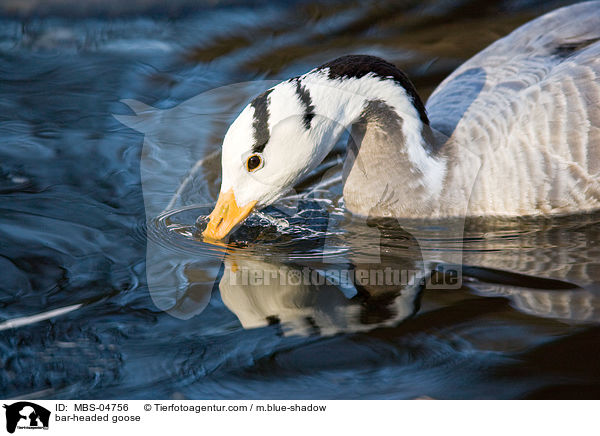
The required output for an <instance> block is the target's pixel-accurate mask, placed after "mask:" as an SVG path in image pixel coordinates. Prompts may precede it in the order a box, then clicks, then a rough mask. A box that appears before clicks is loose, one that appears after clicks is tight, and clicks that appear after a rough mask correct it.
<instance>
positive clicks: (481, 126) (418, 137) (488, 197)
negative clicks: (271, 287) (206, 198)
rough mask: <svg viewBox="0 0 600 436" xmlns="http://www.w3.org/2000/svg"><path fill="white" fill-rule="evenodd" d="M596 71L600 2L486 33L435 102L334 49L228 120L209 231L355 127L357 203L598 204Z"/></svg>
mask: <svg viewBox="0 0 600 436" xmlns="http://www.w3.org/2000/svg"><path fill="white" fill-rule="evenodd" d="M599 77H600V2H588V3H581V4H576V5H573V6H569V7H566V8H562V9H558V10H556V11H554V12H551V13H549V14H546V15H544V16H542V17H540V18H538V19H536V20H534V21H532V22H530V23H528V24H526V25H524V26H522V27H520V28H519V29H517V30H515V31H514V32H513V33H511V34H510V35H508V36H507V37H505V38H502V39H501V40H499V41H497V42H496V43H494V44H492V45H491V46H490V47H488V48H487V49H485V50H483V51H482V52H481V53H479V54H478V55H476V56H475V57H473V58H472V59H470V60H469V61H467V62H466V63H465V64H463V65H462V66H461V67H459V68H458V69H457V70H456V71H455V72H454V73H452V74H451V75H450V76H449V77H448V78H447V79H446V80H445V81H444V82H442V84H441V85H440V86H439V87H438V88H437V89H436V90H435V91H434V93H433V95H432V96H431V98H430V99H429V101H428V104H427V109H428V112H429V116H428V115H427V114H426V112H425V106H424V105H423V103H422V102H421V100H420V98H419V96H418V95H417V93H416V91H415V89H414V87H413V85H412V84H411V83H410V81H409V80H408V79H407V77H406V76H405V75H404V74H403V73H402V72H401V71H400V70H398V69H397V68H396V67H395V66H393V65H391V64H389V63H387V62H385V61H384V60H382V59H379V58H374V57H371V56H346V57H342V58H339V59H336V60H334V61H332V62H329V63H327V64H324V65H322V66H320V67H318V68H316V69H314V70H312V71H310V72H308V73H306V74H304V75H302V76H299V77H295V78H292V79H290V80H287V81H285V82H283V83H281V84H279V85H277V86H275V87H273V88H271V89H269V90H268V91H266V92H265V93H263V94H261V95H260V96H258V97H257V98H256V99H254V100H253V101H252V103H251V104H250V105H248V106H247V107H246V108H245V109H244V110H243V111H242V112H241V114H240V115H239V117H238V118H237V119H236V120H235V121H234V122H233V124H232V125H231V127H230V129H229V131H228V132H227V134H226V135H225V138H224V141H223V152H222V177H223V178H222V184H221V192H220V196H219V199H218V201H217V205H216V206H215V209H214V211H213V213H212V214H211V221H210V224H209V226H208V228H207V229H206V231H205V235H206V236H207V237H208V238H210V239H222V238H224V237H226V236H227V235H228V234H229V233H230V232H231V231H232V230H233V229H234V228H235V227H236V226H237V225H238V224H239V223H241V222H242V221H243V220H244V219H245V218H246V217H247V216H248V214H250V212H251V211H252V210H253V209H255V208H262V207H265V206H267V205H269V204H271V203H273V202H274V201H276V200H277V199H279V198H281V197H282V196H283V195H284V194H285V193H286V192H287V191H288V190H289V189H290V188H291V187H293V186H294V184H295V183H297V182H298V181H299V180H300V179H301V178H302V177H304V176H305V175H306V174H307V173H308V172H309V171H310V170H311V169H312V168H314V167H315V166H316V165H318V164H319V163H320V162H321V161H322V160H323V158H324V157H325V156H326V155H327V153H328V152H329V150H330V149H331V147H333V145H334V144H335V143H336V141H337V139H338V138H339V137H340V136H341V135H342V133H343V132H344V130H345V129H347V128H351V129H352V135H351V139H350V141H349V146H348V147H349V152H348V157H347V158H346V161H345V169H344V200H345V205H346V208H347V209H348V210H349V211H351V212H353V213H355V214H358V215H362V216H368V215H369V213H371V214H374V216H394V217H413V218H420V217H449V216H464V215H469V216H480V215H485V216H498V215H501V216H519V215H540V214H542V215H545V214H564V213H573V212H579V211H588V210H592V209H597V208H599V207H600V180H599V177H598V175H599V172H600V110H599V109H598V108H599V107H600V80H599ZM448 138H449V139H448ZM386 189H389V190H388V192H391V194H392V195H391V196H388V197H389V198H385V201H382V198H383V197H384V193H385V192H386Z"/></svg>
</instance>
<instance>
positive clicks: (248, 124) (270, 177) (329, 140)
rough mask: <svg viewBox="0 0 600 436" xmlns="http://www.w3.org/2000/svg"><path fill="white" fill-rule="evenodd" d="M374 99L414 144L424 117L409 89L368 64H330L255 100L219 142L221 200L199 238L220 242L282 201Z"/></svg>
mask: <svg viewBox="0 0 600 436" xmlns="http://www.w3.org/2000/svg"><path fill="white" fill-rule="evenodd" d="M386 73H387V74H386ZM403 80H405V81H406V83H399V81H403ZM373 99H385V101H386V102H389V103H390V106H391V107H393V108H394V110H396V111H398V112H400V113H402V114H403V118H404V119H407V120H408V122H406V123H404V125H405V127H404V128H405V129H406V130H407V131H408V130H415V132H416V134H417V135H418V136H419V140H420V135H421V126H422V122H426V115H425V109H424V108H423V105H422V103H421V100H420V99H419V98H418V96H416V92H415V91H414V88H413V87H412V84H410V82H409V81H408V79H406V77H405V76H404V75H403V74H402V73H401V72H400V71H399V70H398V69H397V68H396V67H394V66H393V65H391V64H388V63H387V62H385V61H383V60H382V59H379V58H375V57H372V56H345V57H343V58H339V59H336V60H334V61H332V62H330V63H328V64H325V65H322V66H320V67H318V68H315V69H314V70H311V71H310V72H308V73H306V74H304V75H303V76H300V77H295V78H292V79H289V80H287V81H285V82H282V83H280V84H278V85H277V86H275V87H273V88H271V89H269V90H267V91H265V92H264V93H263V94H261V95H259V96H258V97H256V98H255V99H254V100H253V101H252V102H251V103H250V104H249V105H248V106H246V107H245V108H244V110H243V111H242V112H241V113H240V115H239V116H238V117H237V119H236V120H235V121H234V122H233V123H232V125H231V126H230V127H229V130H228V131H227V133H226V135H225V138H224V141H223V150H222V161H221V163H222V182H221V192H220V195H219V199H218V201H217V205H216V206H215V209H214V210H213V212H212V213H211V216H210V223H209V225H208V227H207V229H206V230H205V232H204V235H205V236H206V237H207V238H209V239H213V240H219V239H222V238H224V237H225V236H227V235H228V234H229V233H230V232H231V231H232V230H233V229H234V228H235V227H236V226H237V225H238V224H240V223H241V222H243V220H244V219H245V218H246V217H247V216H248V215H249V214H250V212H251V211H252V210H253V209H254V208H262V207H265V206H268V205H269V204H272V203H273V202H274V201H276V200H277V199H279V198H281V197H282V196H283V195H284V194H285V193H286V192H288V191H289V190H290V189H291V188H292V187H293V186H294V184H296V183H297V182H298V181H299V180H300V179H301V178H302V177H303V176H304V175H306V174H307V173H308V172H310V171H311V170H312V169H314V168H315V167H316V166H317V165H318V164H319V163H320V162H321V161H322V160H323V159H324V158H325V156H326V155H327V153H328V152H329V151H330V150H331V148H332V147H333V146H334V145H335V143H336V141H337V140H338V139H339V137H340V136H341V134H342V133H343V132H344V130H345V129H346V128H348V127H349V126H350V125H351V124H353V123H354V122H355V121H356V120H357V119H358V118H359V117H360V115H361V113H362V112H363V110H364V108H365V105H366V103H367V102H368V101H370V100H373ZM413 124H415V126H413Z"/></svg>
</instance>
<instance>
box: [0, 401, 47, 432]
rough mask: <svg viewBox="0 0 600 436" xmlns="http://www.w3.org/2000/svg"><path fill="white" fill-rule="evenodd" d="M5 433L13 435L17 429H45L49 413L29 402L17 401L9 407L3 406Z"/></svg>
mask: <svg viewBox="0 0 600 436" xmlns="http://www.w3.org/2000/svg"><path fill="white" fill-rule="evenodd" d="M4 408H5V409H6V431H8V432H9V433H14V432H15V430H16V429H17V428H19V429H22V428H25V429H40V428H43V429H47V428H48V424H49V421H50V411H49V410H48V409H45V408H43V407H42V406H38V405H37V404H35V403H30V402H29V401H19V402H18V403H13V404H10V405H7V404H5V405H4Z"/></svg>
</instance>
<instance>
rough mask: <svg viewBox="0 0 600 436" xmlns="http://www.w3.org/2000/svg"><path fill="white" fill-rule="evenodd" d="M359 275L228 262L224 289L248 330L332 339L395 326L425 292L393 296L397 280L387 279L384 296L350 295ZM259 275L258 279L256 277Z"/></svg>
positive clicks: (408, 289) (401, 289) (400, 291)
mask: <svg viewBox="0 0 600 436" xmlns="http://www.w3.org/2000/svg"><path fill="white" fill-rule="evenodd" d="M356 272H357V271H355V270H354V271H351V272H349V271H343V270H338V271H333V270H327V273H328V274H325V273H324V271H323V270H321V271H319V270H317V269H312V268H308V267H302V266H297V265H284V264H279V263H271V262H265V261H262V260H258V259H252V258H249V259H244V258H237V257H236V258H235V260H233V259H232V258H227V259H226V260H225V270H224V273H223V277H222V278H221V282H220V284H219V290H220V292H221V298H222V299H223V302H224V303H225V305H226V306H227V307H228V308H229V309H230V310H231V311H232V312H233V313H235V315H236V316H237V317H238V319H239V320H240V322H241V324H242V326H243V327H244V328H256V327H264V326H266V325H268V324H272V323H280V324H281V325H282V328H283V331H284V332H285V333H288V334H300V335H308V334H319V335H323V336H328V335H332V334H336V333H339V332H356V331H366V330H371V329H373V328H375V327H382V326H393V325H396V324H397V323H399V322H400V321H402V320H404V319H406V318H408V317H409V316H411V315H412V314H414V313H415V311H416V309H417V307H418V296H419V293H420V290H421V286H420V285H419V283H418V281H417V282H416V283H414V282H413V283H410V284H409V285H408V286H400V285H398V286H396V287H395V288H396V290H395V291H390V290H389V288H390V287H391V286H389V285H391V284H392V283H393V279H392V280H391V281H388V282H387V283H388V286H385V283H386V282H385V277H384V278H383V279H382V280H381V282H380V283H382V287H383V286H385V287H386V288H388V289H387V291H386V292H383V293H382V294H380V295H372V294H369V293H367V292H359V293H356V294H355V295H353V296H351V295H346V294H345V293H344V291H346V292H348V287H349V286H348V285H350V286H352V283H351V281H352V279H351V277H353V276H354V274H355V273H356ZM365 272H369V271H368V270H365ZM338 273H339V275H338ZM254 274H258V275H257V276H255V277H254V278H253V275H254ZM340 277H341V281H342V283H341V284H342V285H344V288H346V289H344V291H343V290H342V286H339V282H338V278H340ZM380 277H381V276H380ZM373 278H374V279H375V284H374V285H372V286H370V288H371V289H373V288H376V287H377V285H376V284H377V277H373ZM326 279H327V280H326ZM365 280H369V279H365ZM400 282H401V281H400Z"/></svg>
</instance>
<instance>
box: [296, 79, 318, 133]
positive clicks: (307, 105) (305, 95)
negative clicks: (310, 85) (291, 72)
mask: <svg viewBox="0 0 600 436" xmlns="http://www.w3.org/2000/svg"><path fill="white" fill-rule="evenodd" d="M293 80H294V81H295V82H296V94H297V95H298V99H299V100H300V102H301V103H302V105H303V106H304V116H303V119H304V127H305V128H306V130H308V129H310V123H311V121H312V119H313V117H314V116H315V107H314V106H313V104H312V98H310V93H309V92H308V89H306V87H305V86H304V85H302V83H301V82H300V79H299V78H298V77H296V78H294V79H293Z"/></svg>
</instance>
